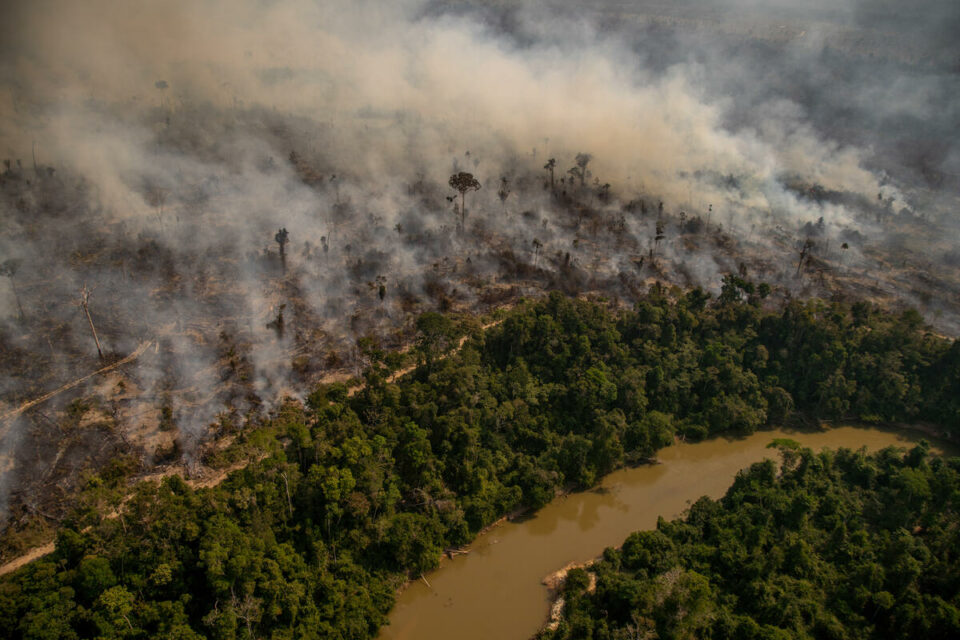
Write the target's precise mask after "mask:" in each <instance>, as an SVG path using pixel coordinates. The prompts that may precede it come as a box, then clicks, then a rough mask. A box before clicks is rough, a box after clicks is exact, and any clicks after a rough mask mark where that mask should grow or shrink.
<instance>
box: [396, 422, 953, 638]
mask: <svg viewBox="0 0 960 640" xmlns="http://www.w3.org/2000/svg"><path fill="white" fill-rule="evenodd" d="M922 437H924V436H923V434H920V433H917V432H913V431H906V430H896V429H887V428H882V429H881V428H861V427H837V428H833V429H830V430H828V431H819V432H812V433H807V432H796V431H782V430H775V431H763V432H760V433H755V434H753V435H751V436H748V437H746V438H742V439H736V440H728V439H724V438H717V439H714V440H708V441H706V442H699V443H696V444H686V443H681V444H676V445H673V446H670V447H667V448H666V449H663V450H662V451H660V452H659V454H658V458H659V460H660V463H661V464H655V465H645V466H641V467H636V468H632V469H622V470H620V471H616V472H614V473H612V474H610V475H609V476H607V477H606V478H605V479H604V481H603V483H602V484H601V485H600V486H599V487H598V488H596V489H593V490H590V491H586V492H583V493H575V494H572V495H569V496H566V497H563V498H559V499H557V500H554V501H553V502H551V503H550V504H549V505H547V506H546V507H544V508H543V509H541V510H540V511H538V512H537V513H536V514H535V515H533V516H532V517H530V518H527V519H524V520H522V521H518V522H507V523H505V524H504V525H502V526H500V527H497V528H495V529H492V530H491V531H489V532H487V533H485V534H483V535H481V536H479V537H478V538H477V539H476V540H475V541H474V543H473V544H472V545H471V546H470V548H471V550H472V551H471V553H470V554H469V555H463V556H457V557H456V558H454V559H453V560H444V562H443V563H442V565H441V566H440V568H439V569H437V570H436V571H433V572H431V573H430V574H428V575H427V576H426V579H427V581H429V583H430V586H429V587H428V586H427V585H426V584H425V583H424V582H423V581H421V580H418V581H416V582H414V583H412V584H411V585H410V586H409V587H408V588H407V589H405V590H404V591H403V592H402V593H401V594H400V596H399V597H398V599H397V604H396V606H395V607H394V609H393V611H392V612H391V614H390V625H389V626H387V627H384V629H383V631H382V632H381V633H380V636H379V638H380V639H381V640H400V639H403V640H414V639H415V640H452V639H456V640H473V639H476V640H480V639H481V638H482V639H484V640H486V639H490V638H496V639H504V640H506V639H510V638H517V639H521V638H529V637H530V636H532V635H533V634H534V633H536V631H537V629H539V628H540V626H541V625H542V624H543V623H544V622H545V620H546V616H547V612H548V609H549V594H548V593H547V590H546V587H544V586H543V585H542V584H541V580H542V579H543V578H544V576H546V575H547V574H549V573H552V572H553V571H556V570H557V569H559V568H561V567H563V566H564V565H566V564H567V563H569V562H573V561H585V560H589V559H591V558H594V557H596V556H598V555H599V554H600V553H601V552H602V551H603V550H604V549H605V548H606V547H610V546H617V545H619V544H621V543H622V542H623V540H624V539H625V538H626V537H627V536H628V535H629V534H630V533H632V532H634V531H637V530H640V529H651V528H653V527H654V526H655V525H656V522H657V516H660V515H662V516H664V517H665V518H667V519H670V518H675V517H677V516H679V515H681V512H682V511H683V510H684V509H686V508H687V506H689V504H690V503H691V502H693V501H695V500H696V499H697V498H699V497H700V496H703V495H708V496H710V497H713V498H719V497H720V496H722V495H723V494H724V493H725V492H726V490H727V488H728V487H729V486H730V484H731V483H732V482H733V478H734V476H735V475H736V473H737V471H739V470H740V469H743V468H745V467H748V466H749V465H750V464H752V463H754V462H758V461H760V460H762V459H763V458H766V457H769V458H776V457H777V456H776V452H774V451H773V450H771V449H768V448H767V445H768V444H769V443H770V441H771V440H773V439H774V438H792V439H794V440H797V441H799V442H800V443H801V444H803V445H804V446H807V447H810V448H812V449H814V450H820V449H821V448H823V447H831V448H839V447H849V448H854V449H855V448H859V447H862V446H866V447H867V449H869V450H871V451H873V450H877V449H881V448H883V447H886V446H888V445H896V446H911V445H912V444H913V443H915V442H917V441H919V440H920V439H921V438H922ZM927 439H928V440H931V438H929V437H927ZM948 447H949V445H946V444H944V443H942V442H935V443H934V447H933V449H934V451H937V452H943V450H944V449H946V448H948ZM949 453H950V454H952V455H955V454H956V453H957V452H956V450H955V449H951V450H950V451H949Z"/></svg>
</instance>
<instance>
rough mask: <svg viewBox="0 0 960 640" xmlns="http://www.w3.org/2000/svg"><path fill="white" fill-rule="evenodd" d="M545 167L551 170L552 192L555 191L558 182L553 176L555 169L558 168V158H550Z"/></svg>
mask: <svg viewBox="0 0 960 640" xmlns="http://www.w3.org/2000/svg"><path fill="white" fill-rule="evenodd" d="M543 168H544V169H546V170H547V171H549V172H550V193H553V191H554V186H555V184H556V183H555V181H554V178H553V170H554V169H556V168H557V159H556V158H550V159H549V160H547V164H545V165H543Z"/></svg>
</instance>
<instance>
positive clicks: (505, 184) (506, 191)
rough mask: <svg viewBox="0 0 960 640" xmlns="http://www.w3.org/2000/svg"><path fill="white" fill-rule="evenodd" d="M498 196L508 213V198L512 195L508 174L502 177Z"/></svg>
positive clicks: (505, 211) (504, 210) (504, 211)
mask: <svg viewBox="0 0 960 640" xmlns="http://www.w3.org/2000/svg"><path fill="white" fill-rule="evenodd" d="M497 197H498V198H500V204H502V205H503V213H504V215H506V213H507V198H509V197H510V181H509V180H507V178H506V176H502V177H501V178H500V189H498V190H497Z"/></svg>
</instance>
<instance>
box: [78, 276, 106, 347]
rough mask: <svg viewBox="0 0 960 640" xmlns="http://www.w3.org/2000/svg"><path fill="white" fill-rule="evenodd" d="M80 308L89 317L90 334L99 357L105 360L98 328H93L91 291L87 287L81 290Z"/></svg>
mask: <svg viewBox="0 0 960 640" xmlns="http://www.w3.org/2000/svg"><path fill="white" fill-rule="evenodd" d="M80 307H81V308H82V309H83V313H84V314H85V315H86V316H87V322H88V323H90V333H92V334H93V341H94V342H95V343H97V355H98V356H99V357H100V359H101V360H103V348H102V347H101V346H100V337H99V336H98V335H97V328H96V327H95V326H93V318H92V317H91V316H90V290H89V289H87V285H83V289H81V290H80Z"/></svg>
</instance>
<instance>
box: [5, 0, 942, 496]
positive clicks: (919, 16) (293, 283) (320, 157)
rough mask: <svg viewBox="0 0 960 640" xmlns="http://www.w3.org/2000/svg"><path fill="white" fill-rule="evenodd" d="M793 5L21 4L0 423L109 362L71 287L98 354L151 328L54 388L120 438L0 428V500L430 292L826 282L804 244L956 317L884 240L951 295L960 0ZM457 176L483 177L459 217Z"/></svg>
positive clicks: (200, 433) (11, 14) (320, 358)
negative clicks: (139, 351)
mask: <svg viewBox="0 0 960 640" xmlns="http://www.w3.org/2000/svg"><path fill="white" fill-rule="evenodd" d="M797 4H798V3H795V2H786V1H785V0H714V1H712V2H692V1H687V2H670V3H667V2H614V1H612V0H609V1H599V2H593V3H589V2H588V3H581V4H580V5H577V6H576V7H573V6H571V5H569V4H567V3H559V2H550V1H544V2H536V3H526V2H525V3H520V2H516V3H513V2H489V3H474V2H421V1H416V2H414V1H401V2H389V3H386V2H383V3H375V2H345V1H339V0H337V1H331V2H307V1H306V0H290V1H286V0H276V1H255V0H249V1H245V2H235V1H232V0H231V1H227V0H200V1H196V0H194V1H187V0H181V1H164V2H160V1H157V2H135V3H133V2H119V1H114V2H108V1H104V0H90V1H87V2H83V3H77V2H69V1H66V0H33V1H29V2H28V1H13V2H6V3H5V4H4V6H3V8H2V9H0V11H2V14H0V25H2V26H0V158H9V159H10V165H9V167H5V169H4V172H3V174H2V184H0V186H2V198H0V221H2V230H0V258H2V260H12V261H14V262H15V265H16V266H15V271H16V273H15V274H13V275H12V277H8V278H5V280H7V282H0V340H2V346H3V352H4V354H5V355H4V359H3V365H4V369H5V371H7V372H9V373H5V375H4V376H3V377H2V378H0V397H2V398H3V399H4V402H3V403H2V404H0V409H2V410H4V411H5V410H7V409H10V408H13V407H15V406H17V405H18V404H19V403H20V402H22V401H24V400H27V399H30V398H33V397H36V396H38V395H41V394H42V393H44V392H46V391H49V390H50V389H53V388H56V387H57V386H59V385H60V384H63V383H65V382H67V381H69V380H71V379H74V378H77V377H79V376H81V375H86V374H87V373H89V372H90V371H92V370H94V369H96V368H97V367H98V366H99V364H98V362H97V358H96V352H95V349H94V348H93V344H92V338H91V336H90V334H89V332H88V328H87V325H86V319H85V316H83V314H82V311H81V310H80V309H79V308H78V307H77V305H76V304H75V303H76V300H77V298H78V291H79V290H80V288H81V287H82V286H83V285H84V284H86V285H89V286H90V287H91V289H92V290H93V293H92V295H91V299H90V300H91V305H90V308H91V313H92V316H93V319H94V321H95V322H96V324H97V329H98V331H99V333H100V337H101V339H102V341H103V343H104V347H105V349H106V350H107V351H108V354H110V355H109V356H108V360H109V359H110V358H112V357H113V356H114V355H115V356H118V357H119V356H122V355H125V354H127V353H129V352H131V351H133V350H134V349H135V348H136V347H137V346H138V345H139V344H142V343H143V342H144V341H148V340H149V341H154V346H152V348H151V349H150V350H148V351H147V352H146V353H145V354H144V356H143V357H141V358H140V359H138V360H137V361H136V362H135V363H133V364H131V365H129V366H126V367H124V368H123V369H121V370H118V371H117V372H115V374H111V376H109V377H105V378H103V379H101V380H99V382H98V383H97V385H92V384H91V385H84V386H83V387H81V388H80V389H79V390H78V391H77V392H76V393H73V394H72V395H71V394H65V395H63V396H61V397H58V398H56V399H55V400H54V401H52V403H53V404H52V405H51V406H52V407H53V408H54V409H60V410H63V409H67V411H65V412H64V413H65V414H66V415H68V416H69V415H73V414H75V415H77V416H79V417H77V419H76V421H77V424H76V425H74V426H75V427H76V428H77V429H79V430H81V431H82V430H84V429H85V430H87V431H91V430H92V432H94V433H98V434H100V435H99V436H98V438H100V440H103V441H106V442H108V443H110V444H109V446H106V445H105V446H104V447H101V449H98V450H97V451H96V452H93V453H91V452H90V446H91V445H90V444H89V442H88V441H89V440H90V438H86V439H85V438H80V437H79V436H76V434H75V433H74V432H70V433H71V434H73V435H69V437H66V436H64V437H63V438H61V435H62V434H53V433H51V428H50V426H49V425H48V424H47V422H45V421H49V422H50V423H52V422H56V421H57V420H56V419H54V420H50V418H46V417H44V418H39V417H36V416H33V415H32V414H31V415H30V416H28V417H25V418H22V419H20V420H18V421H17V422H16V423H13V422H12V421H7V424H5V425H0V428H2V429H3V431H0V446H2V447H3V449H4V451H6V452H7V462H6V463H5V465H4V466H2V467H0V477H2V482H0V493H3V494H4V495H6V494H7V493H8V492H9V491H10V490H12V489H16V488H17V487H26V486H31V483H34V484H35V483H37V482H40V481H41V480H42V479H46V478H48V477H49V476H50V473H51V469H53V467H55V466H56V464H57V462H50V460H51V459H55V460H60V459H61V458H62V457H63V456H62V454H63V451H64V450H72V449H70V447H71V446H73V447H74V448H75V449H78V450H79V451H81V453H80V454H78V456H79V458H78V461H77V462H76V463H75V464H76V466H82V464H83V463H84V461H87V462H89V461H90V460H98V459H101V458H98V456H109V455H111V454H112V453H113V452H115V451H118V450H125V449H124V447H128V448H129V447H130V446H133V447H134V448H139V449H138V450H140V451H143V452H144V453H145V455H146V456H147V458H148V460H150V459H152V460H153V461H155V462H156V461H158V460H159V459H160V458H162V455H161V454H160V453H158V450H157V447H158V446H159V445H161V444H163V443H164V442H166V441H165V440H164V436H163V434H162V431H163V427H164V426H166V427H170V426H174V427H175V431H174V433H176V434H177V437H178V442H179V446H180V449H179V452H180V453H184V454H186V455H187V456H188V458H192V457H193V456H195V455H196V447H197V446H198V443H200V442H202V441H203V440H205V439H208V438H209V437H210V436H211V435H213V434H216V433H221V432H223V429H224V427H223V426H222V425H223V424H224V421H225V420H226V418H225V417H224V416H230V420H231V421H233V422H239V421H242V420H243V419H244V417H245V416H251V417H252V416H255V415H257V412H258V411H260V410H261V409H262V408H264V407H267V408H268V407H269V406H270V404H271V403H272V402H273V401H274V400H276V399H277V398H278V397H280V396H282V395H284V394H289V395H295V396H296V395H300V394H302V393H303V392H304V391H306V390H307V389H308V388H309V383H310V382H312V381H316V380H317V379H319V378H322V377H323V376H325V375H328V374H329V373H330V371H333V370H341V371H342V370H344V369H349V368H350V367H351V365H352V364H353V359H352V356H355V355H356V354H355V352H353V351H352V349H353V345H354V344H355V340H356V339H357V338H358V337H360V336H363V335H366V334H375V335H378V336H379V337H380V338H381V340H383V341H384V342H385V344H389V345H394V346H396V345H399V344H400V343H401V341H402V339H403V337H404V335H405V334H404V332H405V331H406V332H407V335H408V334H409V331H410V323H411V319H412V318H413V317H414V316H415V314H416V313H418V312H421V311H423V310H426V309H430V308H438V307H439V308H473V309H476V308H486V307H488V306H492V305H494V304H495V303H496V301H497V300H498V299H502V297H503V296H506V295H507V294H506V293H504V292H505V291H507V290H509V291H511V293H510V295H512V296H514V297H515V296H516V295H520V294H524V293H535V292H536V291H539V290H542V289H543V288H550V287H561V288H565V289H567V290H568V291H570V292H572V293H576V292H582V291H602V292H605V293H612V294H614V295H630V294H632V293H634V292H636V291H638V290H641V289H642V288H643V286H645V285H646V284H647V283H648V282H649V281H652V280H653V279H662V280H665V281H669V282H674V283H677V284H684V285H702V286H704V287H706V288H708V289H711V290H714V291H715V290H717V289H718V287H719V284H720V278H721V276H722V275H723V274H725V273H729V272H734V271H737V270H738V268H740V265H741V264H744V265H745V266H749V268H750V269H751V271H752V273H753V274H756V275H758V276H760V277H763V278H765V279H768V280H770V281H772V282H775V283H778V284H779V285H780V286H781V288H782V290H783V291H784V292H785V294H786V295H803V294H805V293H811V292H813V293H820V294H823V293H824V292H827V293H828V292H829V290H828V289H816V286H817V285H816V283H815V282H814V276H809V277H807V278H806V279H803V278H800V279H798V278H795V277H794V269H795V266H796V260H797V245H798V243H801V242H802V241H803V240H804V239H805V238H807V237H815V238H816V242H817V246H818V248H817V257H818V260H820V263H819V264H820V265H821V267H820V268H819V273H820V279H821V282H822V281H823V279H824V277H825V276H824V273H825V272H827V273H828V274H829V273H833V274H837V277H838V278H839V277H841V276H843V277H846V278H847V279H848V280H850V281H851V282H852V281H853V280H855V279H856V280H857V281H858V282H859V283H860V284H858V285H857V286H858V287H861V288H862V289H863V291H864V292H866V293H867V294H869V295H877V296H881V295H886V296H888V297H894V298H900V299H902V300H904V301H906V302H908V303H911V304H920V305H921V309H922V310H923V312H924V313H925V314H926V315H927V317H928V319H930V320H932V321H936V322H938V323H939V326H940V327H942V329H941V330H945V331H955V330H956V327H957V320H956V316H955V310H952V304H953V303H949V302H944V301H942V300H937V299H933V298H931V297H930V296H929V295H926V294H923V293H917V292H916V291H914V290H913V289H912V288H911V287H913V285H912V284H910V282H909V278H907V276H906V275H903V274H893V275H888V276H885V277H883V278H880V277H879V276H878V275H876V274H877V272H878V271H879V269H880V267H881V266H883V265H887V266H889V265H890V264H892V263H893V262H894V257H891V256H893V255H895V256H896V258H895V259H896V262H897V263H898V265H897V266H899V267H902V268H906V267H907V266H908V265H913V266H915V267H922V268H923V270H924V271H925V272H926V273H927V277H928V278H929V279H932V282H933V285H931V286H934V288H936V287H940V286H948V285H949V286H954V285H955V284H956V270H955V267H957V266H958V263H960V255H958V253H957V249H956V243H955V238H956V235H955V234H956V232H957V229H958V227H957V218H956V210H957V204H958V202H957V196H958V186H960V145H958V138H957V135H956V131H957V125H958V124H960V100H958V98H960V80H958V77H960V76H958V71H960V46H958V43H957V40H958V39H957V38H956V35H957V33H958V32H960V13H958V9H957V6H958V5H957V3H956V2H920V3H915V4H912V5H910V7H909V8H907V9H904V8H903V6H902V3H896V2H892V1H890V2H882V1H873V2H868V1H866V0H858V1H846V2H844V1H841V2H827V1H825V0H824V1H820V0H818V1H815V2H807V3H803V6H802V7H798V6H796V5H797ZM581 152H582V153H589V154H591V156H592V157H591V159H590V161H589V163H588V164H587V165H586V170H587V171H588V172H589V176H586V175H585V176H584V178H585V179H584V181H583V182H584V186H583V187H581V186H580V181H579V178H575V177H574V176H573V175H571V174H569V173H568V169H570V168H571V167H574V166H575V157H576V154H578V153H581ZM549 158H556V160H557V166H556V180H557V186H556V189H555V192H551V189H550V188H548V187H545V186H544V183H545V182H546V181H547V180H548V178H547V174H546V172H545V171H544V169H543V166H544V164H545V163H546V162H547V160H548V159H549ZM457 171H469V172H471V173H473V174H475V175H476V177H477V178H478V179H479V180H480V182H481V183H482V185H483V187H482V188H481V189H480V190H479V191H477V192H475V193H469V194H468V195H467V199H466V201H467V209H468V211H467V215H466V229H461V230H458V229H457V227H458V224H459V220H460V216H459V215H458V214H457V213H456V211H455V206H456V202H455V201H451V200H450V196H452V195H454V192H453V191H452V190H451V189H450V188H449V187H448V186H447V178H448V177H449V176H450V175H451V173H453V172H457ZM501 179H506V185H507V189H508V190H509V194H508V195H507V196H506V198H505V199H504V200H502V201H501V199H500V198H499V197H498V187H499V186H500V185H501V184H502V183H501ZM561 179H563V183H560V180H561ZM605 185H609V186H606V187H605ZM641 201H642V204H640V202H641ZM661 201H662V202H663V203H664V211H663V213H662V215H660V214H659V212H658V206H657V205H658V203H659V202H661ZM681 212H682V214H681ZM818 220H820V221H821V222H820V223H819V224H818ZM281 227H284V228H286V229H288V230H289V232H290V242H289V244H288V245H287V247H286V254H287V255H286V269H287V270H286V273H284V272H283V267H282V265H281V262H280V258H279V255H278V246H277V244H276V243H275V242H274V234H275V233H276V232H277V230H278V229H279V228H281ZM658 227H659V228H661V231H660V232H658ZM721 227H722V233H721ZM658 235H662V236H663V237H662V238H661V239H657V236H658ZM841 243H847V245H848V248H846V249H843V250H841V248H840V247H841ZM878 252H880V253H878ZM891 252H893V253H891ZM881 254H882V256H881ZM878 256H881V257H878ZM941 257H945V258H946V260H944V261H940V258H941ZM951 259H952V260H954V261H955V262H954V263H953V264H952V266H951V265H950V260H951ZM934 263H937V264H936V265H935V264H934ZM941 265H942V266H943V268H944V269H948V268H950V269H953V270H952V271H950V270H949V269H948V271H946V272H944V273H941V271H939V269H941ZM903 278H907V279H906V280H904V279H903ZM863 282H866V283H867V284H863ZM381 283H383V284H384V286H385V290H386V296H385V298H384V300H383V301H382V302H381V301H380V300H379V293H378V292H379V285H380V284H381ZM944 283H946V284H944ZM8 285H9V286H8ZM14 286H15V287H16V293H15V291H14V289H13V287H14ZM851 286H853V285H851ZM811 287H813V289H811ZM854 289H856V287H854ZM925 296H926V297H925ZM18 298H19V303H18ZM21 307H22V308H23V315H24V316H25V317H24V318H23V319H21V318H20V308H21ZM281 309H282V310H283V313H284V321H285V322H284V325H283V327H279V326H278V323H277V320H278V314H279V312H280V311H281ZM89 398H95V399H96V400H95V401H93V402H92V406H89V407H78V406H77V405H76V404H73V405H71V404H69V403H71V402H73V403H76V402H77V401H79V400H84V399H89ZM87 404H91V403H90V402H88V403H87ZM70 407H73V414H71V410H70ZM28 418H29V419H28ZM218 422H219V424H220V426H219V427H212V426H211V425H212V424H214V423H218ZM98 429H99V431H97V430H98ZM218 429H219V431H218ZM62 431H63V429H61V432H62ZM85 432H86V431H85ZM118 434H119V435H118ZM121 436H122V437H121ZM70 438H73V440H70ZM117 438H120V441H117ZM93 440H94V441H99V440H97V438H93ZM128 440H129V441H130V442H128ZM64 442H67V444H63V443H64ZM70 443H74V444H70ZM131 443H132V444H131ZM67 457H69V456H67ZM10 460H15V461H18V462H19V464H13V463H10ZM71 468H72V467H71ZM57 473H60V474H61V475H64V476H66V475H68V471H58V472H57ZM17 474H20V475H17ZM54 475H56V474H54Z"/></svg>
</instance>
